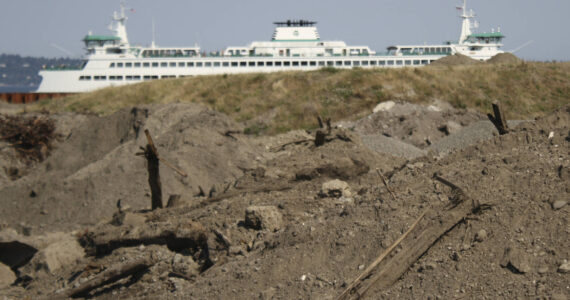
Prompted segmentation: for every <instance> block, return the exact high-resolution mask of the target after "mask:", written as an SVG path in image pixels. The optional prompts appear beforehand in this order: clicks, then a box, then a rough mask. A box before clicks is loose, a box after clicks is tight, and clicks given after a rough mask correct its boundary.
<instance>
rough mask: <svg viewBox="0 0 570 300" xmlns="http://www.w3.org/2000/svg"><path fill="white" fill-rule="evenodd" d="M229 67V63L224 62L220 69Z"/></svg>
mask: <svg viewBox="0 0 570 300" xmlns="http://www.w3.org/2000/svg"><path fill="white" fill-rule="evenodd" d="M229 66H230V63H229V62H227V61H224V62H223V63H222V67H229Z"/></svg>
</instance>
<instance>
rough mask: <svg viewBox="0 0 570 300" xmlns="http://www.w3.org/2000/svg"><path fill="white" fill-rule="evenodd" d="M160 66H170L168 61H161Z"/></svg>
mask: <svg viewBox="0 0 570 300" xmlns="http://www.w3.org/2000/svg"><path fill="white" fill-rule="evenodd" d="M160 66H161V67H168V63H166V62H161V63H160Z"/></svg>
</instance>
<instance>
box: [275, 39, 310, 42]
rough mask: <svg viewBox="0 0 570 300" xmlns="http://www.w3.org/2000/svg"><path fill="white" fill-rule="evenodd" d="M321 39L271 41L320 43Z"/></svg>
mask: <svg viewBox="0 0 570 300" xmlns="http://www.w3.org/2000/svg"><path fill="white" fill-rule="evenodd" d="M320 40H321V39H316V40H271V41H272V42H318V41H320Z"/></svg>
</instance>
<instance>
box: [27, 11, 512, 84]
mask: <svg viewBox="0 0 570 300" xmlns="http://www.w3.org/2000/svg"><path fill="white" fill-rule="evenodd" d="M464 8H465V3H464ZM464 15H466V13H465V10H464ZM470 18H472V14H471V15H470V16H468V19H467V25H468V26H467V27H466V25H465V22H466V21H465V19H464V24H463V30H462V36H463V35H464V34H465V38H464V39H463V40H461V41H462V42H460V43H458V44H457V45H455V44H448V45H437V46H425V45H424V46H393V47H389V48H388V53H384V54H380V55H379V54H377V53H376V52H375V51H372V50H371V49H370V48H369V47H367V46H349V45H347V44H346V43H345V42H343V41H324V40H321V38H320V36H319V33H318V31H317V27H316V22H312V21H305V20H298V21H292V20H289V21H286V22H276V23H274V24H275V25H276V28H275V31H274V33H273V36H272V38H271V40H270V41H262V42H252V43H251V44H250V45H248V46H244V47H228V48H226V49H225V50H224V51H220V52H213V53H209V54H206V53H203V52H201V49H200V47H198V46H194V47H171V48H165V47H156V45H155V44H154V42H153V43H152V44H151V46H149V47H138V46H131V45H130V43H129V40H128V37H127V30H126V26H125V24H126V21H127V17H126V15H125V6H124V4H123V3H121V10H120V12H118V13H117V12H115V13H114V15H113V17H112V21H113V22H112V26H111V30H112V32H113V34H112V35H93V34H91V33H89V34H88V35H87V36H85V38H84V39H83V42H84V43H85V49H86V56H85V59H84V60H83V63H82V65H81V66H80V67H79V68H56V69H43V70H41V71H40V73H39V75H40V76H42V82H41V84H40V86H39V88H38V90H37V92H38V93H80V92H88V91H93V90H96V89H100V88H104V87H108V86H119V85H125V84H131V83H137V82H141V81H146V80H154V79H162V78H179V77H185V76H197V75H214V74H237V73H255V72H278V71H294V70H302V71H307V70H316V69H318V68H323V67H334V68H354V67H360V68H377V67H385V68H398V67H417V66H424V65H428V64H430V63H431V62H433V61H435V60H437V59H439V58H441V57H444V56H446V55H450V54H454V53H464V51H467V52H466V53H471V52H473V51H474V50H473V49H475V48H476V47H480V46H481V43H484V42H486V41H487V39H488V40H489V41H493V42H500V39H501V38H502V37H503V36H502V35H500V34H497V33H494V34H493V35H489V36H487V35H473V34H471V33H470V31H469V28H471V27H470V25H469V22H470ZM465 28H467V29H465ZM463 47H465V49H466V50H464V48H463ZM475 52H477V51H475ZM477 53H479V52H477ZM476 57H478V56H476Z"/></svg>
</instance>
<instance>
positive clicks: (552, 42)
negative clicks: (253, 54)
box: [0, 0, 570, 61]
mask: <svg viewBox="0 0 570 300" xmlns="http://www.w3.org/2000/svg"><path fill="white" fill-rule="evenodd" d="M127 3H128V5H129V6H130V7H132V8H133V9H134V10H135V11H134V12H129V14H128V16H129V20H128V22H127V30H128V34H129V40H130V41H131V43H132V44H138V45H148V44H150V41H151V39H152V19H153V18H154V20H155V24H156V33H157V38H156V41H157V44H158V45H159V46H192V45H194V44H195V43H197V44H198V45H199V46H200V47H202V49H203V50H207V51H211V50H222V49H224V48H226V47H227V46H242V45H244V46H245V45H247V44H249V43H250V42H251V41H254V40H255V41H264V40H269V39H271V35H272V33H273V24H272V23H273V22H274V21H284V20H287V19H308V20H313V21H317V22H318V24H317V26H318V29H319V33H320V36H321V39H322V40H344V41H345V42H347V43H348V44H349V45H367V46H370V47H371V48H372V49H373V50H376V51H384V50H385V48H386V47H387V46H389V45H392V44H410V43H411V44H418V43H419V44H423V43H440V42H443V41H447V40H453V41H455V40H457V38H458V36H459V30H460V19H459V18H458V11H457V10H456V9H455V6H456V5H460V0H375V1H372V0H351V1H347V0H342V1H340V0H328V1H324V0H287V1H283V0H282V1H276V0H233V1H230V0H203V1H193V0H159V1H151V0H130V1H128V2H127ZM467 5H468V7H470V8H472V9H473V10H474V11H475V13H476V14H477V20H478V21H479V23H480V27H479V28H478V29H477V31H480V32H490V31H491V28H497V27H500V28H501V31H502V32H503V34H504V35H506V39H505V41H504V44H505V46H504V48H503V49H504V50H513V49H515V48H517V47H519V46H521V45H522V44H524V43H526V42H528V41H531V40H532V41H534V42H533V43H532V44H530V45H529V46H527V47H525V48H523V49H521V50H520V51H518V52H516V55H517V56H519V57H522V58H524V59H530V60H565V61H568V60H570V31H569V29H570V17H568V14H569V13H570V0H469V1H468V3H467ZM118 7H119V0H89V1H88V0H0V53H10V54H21V55H26V56H27V55H31V56H46V57H61V56H69V55H68V54H66V53H65V51H63V50H59V49H58V48H63V49H65V50H66V51H69V52H71V53H73V54H74V56H75V57H80V56H81V55H83V48H82V47H83V44H82V42H81V39H82V38H83V37H84V36H85V35H86V34H87V32H88V31H90V30H92V31H93V33H95V34H108V33H109V32H108V30H107V25H108V24H109V22H110V16H111V14H112V12H113V11H115V10H118Z"/></svg>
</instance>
